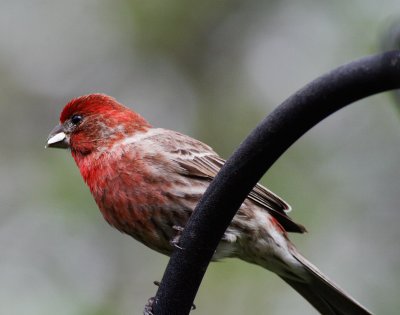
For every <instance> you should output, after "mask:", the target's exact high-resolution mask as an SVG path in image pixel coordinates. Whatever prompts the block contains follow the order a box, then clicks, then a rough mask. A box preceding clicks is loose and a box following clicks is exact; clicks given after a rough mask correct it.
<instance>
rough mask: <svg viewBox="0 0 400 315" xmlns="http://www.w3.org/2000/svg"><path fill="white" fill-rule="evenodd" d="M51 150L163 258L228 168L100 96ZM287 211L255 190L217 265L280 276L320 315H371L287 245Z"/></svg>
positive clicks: (67, 111)
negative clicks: (242, 265)
mask: <svg viewBox="0 0 400 315" xmlns="http://www.w3.org/2000/svg"><path fill="white" fill-rule="evenodd" d="M47 146H48V147H57V148H69V149H70V150H71V153H72V156H73V158H74V159H75V162H76V164H77V165H78V167H79V170H80V172H81V175H82V177H83V179H84V181H85V182H86V184H87V185H88V186H89V188H90V191H91V193H92V195H93V197H94V199H95V201H96V203H97V205H98V207H99V208H100V211H101V212H102V214H103V216H104V218H105V219H106V221H107V222H108V223H109V224H110V225H112V226H113V227H115V228H116V229H118V230H119V231H121V232H124V233H127V234H129V235H131V236H133V237H134V238H135V239H137V240H138V241H140V242H142V243H143V244H145V245H146V246H148V247H150V248H152V249H154V250H156V251H158V252H160V253H163V254H166V255H170V254H171V252H172V250H173V243H174V239H176V237H177V236H178V235H179V231H180V230H182V228H184V227H185V224H186V222H187V220H188V219H189V217H190V215H191V213H192V212H193V210H194V209H195V206H196V204H197V202H198V201H199V199H200V198H201V196H202V195H203V193H204V191H205V190H206V188H207V186H208V185H209V183H210V181H211V180H212V179H213V177H215V175H216V174H217V173H218V171H219V169H220V168H221V167H222V165H223V164H224V160H223V159H222V158H220V157H219V156H218V154H217V153H215V152H214V151H213V150H212V149H211V148H210V147H209V146H207V145H206V144H204V143H202V142H200V141H198V140H195V139H193V138H190V137H188V136H186V135H183V134H181V133H178V132H175V131H171V130H166V129H161V128H153V127H152V126H151V125H150V124H149V123H148V122H147V121H146V120H145V119H144V118H143V117H141V116H140V115H139V114H137V113H135V112H133V111H132V110H130V109H129V108H127V107H125V106H123V105H121V104H120V103H118V102H117V101H116V100H115V99H113V98H112V97H110V96H107V95H103V94H91V95H86V96H81V97H78V98H76V99H73V100H72V101H70V102H69V103H68V104H67V105H66V106H65V108H64V109H63V111H62V113H61V116H60V124H59V125H58V126H57V127H55V129H54V130H53V131H52V132H51V133H50V136H49V138H48V140H47ZM289 210H290V207H289V205H288V204H287V203H286V202H285V201H283V200H282V199H281V198H279V197H278V196H277V195H275V194H274V193H272V192H271V191H269V190H268V189H266V188H265V187H263V186H261V185H259V184H257V185H256V186H255V187H254V189H253V190H252V191H251V192H250V194H249V195H248V197H247V199H246V200H245V201H244V202H243V204H242V205H241V207H240V209H239V210H238V212H237V214H236V216H235V217H234V218H233V220H232V222H231V224H230V226H229V227H228V229H227V230H226V232H225V234H224V236H223V238H222V240H221V242H220V244H219V246H218V248H217V250H216V252H215V255H214V257H213V258H214V259H215V260H217V259H221V258H224V257H237V258H240V259H242V260H245V261H247V262H250V263H254V264H257V265H260V266H262V267H264V268H266V269H268V270H270V271H272V272H275V273H276V274H277V275H278V276H280V277H281V278H282V279H283V280H284V281H286V282H287V283H288V284H289V285H290V286H292V287H293V288H294V289H295V290H296V291H298V292H299V293H300V294H301V295H302V296H303V297H304V298H305V299H307V300H308V301H309V302H310V303H311V304H312V305H313V306H314V307H315V308H316V309H317V310H318V311H319V312H320V313H321V314H332V315H333V314H335V315H338V314H343V315H344V314H346V315H349V314H371V313H370V312H369V311H367V310H366V309H365V308H363V307H362V306H361V305H360V304H358V303H357V302H356V301H355V300H353V299H352V298H351V297H349V296H348V295H347V294H345V293H344V292H343V291H342V290H341V289H339V288H338V287H337V286H336V285H335V284H333V283H332V282H331V281H330V280H328V279H327V277H325V276H324V275H323V274H322V273H321V272H320V271H319V270H318V269H317V268H316V267H315V266H313V265H312V264H311V263H310V262H308V261H307V260H306V259H305V258H304V257H303V256H302V255H300V254H299V252H298V251H297V250H296V248H295V247H294V245H293V244H292V243H291V242H290V241H289V239H288V236H287V232H298V233H302V232H304V231H305V228H304V227H303V226H302V225H300V224H297V223H295V222H293V221H292V219H291V218H290V217H289V216H288V215H287V214H286V212H288V211H289Z"/></svg>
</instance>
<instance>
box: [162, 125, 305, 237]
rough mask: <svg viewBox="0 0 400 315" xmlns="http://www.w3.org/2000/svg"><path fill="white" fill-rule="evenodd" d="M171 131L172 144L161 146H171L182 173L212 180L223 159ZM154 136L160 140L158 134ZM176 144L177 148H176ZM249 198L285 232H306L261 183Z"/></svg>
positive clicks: (165, 147)
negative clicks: (267, 213)
mask: <svg viewBox="0 0 400 315" xmlns="http://www.w3.org/2000/svg"><path fill="white" fill-rule="evenodd" d="M170 134H171V135H170V139H171V141H174V142H175V143H174V145H172V146H164V149H166V150H167V151H168V147H170V148H174V150H169V153H170V154H171V156H170V157H171V159H173V160H175V161H176V162H177V163H178V165H179V166H180V167H181V174H182V175H185V176H190V177H200V178H204V179H206V180H208V181H211V180H212V179H213V178H214V177H215V176H216V175H217V173H218V172H219V170H220V169H221V167H222V166H223V165H224V163H225V160H224V159H222V158H221V157H219V156H218V154H217V153H215V152H214V151H213V150H212V148H211V147H209V146H207V145H205V144H204V143H202V142H200V141H197V140H195V139H192V138H190V137H188V136H185V135H183V134H180V133H177V132H174V131H172V132H170ZM171 136H173V137H171ZM157 139H158V141H160V138H159V136H158V138H157ZM172 139H173V140H172ZM166 142H168V141H166ZM177 147H178V148H179V149H176V148H177ZM248 198H249V199H250V200H252V201H253V202H255V203H256V204H257V205H259V206H260V207H262V208H264V209H265V210H267V211H268V212H269V213H270V214H271V215H272V216H273V217H274V218H275V219H276V220H277V221H278V222H279V223H280V224H281V225H282V227H283V228H284V229H285V230H286V231H288V232H297V233H303V232H305V231H306V229H305V227H304V226H302V225H301V224H298V223H295V222H294V221H293V220H292V219H291V218H290V217H289V216H288V215H287V213H286V212H288V211H290V210H291V207H290V206H289V204H287V203H286V202H285V201H284V200H283V199H281V198H280V197H279V196H277V195H275V194H274V193H273V192H271V191H270V190H268V189H267V188H265V187H264V186H262V185H260V184H257V185H256V186H255V187H254V188H253V190H252V191H251V192H250V193H249V195H248Z"/></svg>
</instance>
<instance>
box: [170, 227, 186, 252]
mask: <svg viewBox="0 0 400 315" xmlns="http://www.w3.org/2000/svg"><path fill="white" fill-rule="evenodd" d="M172 228H173V229H174V230H175V231H177V233H176V235H175V236H174V238H173V239H172V240H171V241H170V243H171V245H172V246H173V247H176V248H179V249H183V247H181V246H179V239H180V238H181V234H182V232H183V230H184V229H183V227H181V226H179V225H174V226H172Z"/></svg>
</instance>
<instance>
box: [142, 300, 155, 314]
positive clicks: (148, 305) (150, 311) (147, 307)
mask: <svg viewBox="0 0 400 315" xmlns="http://www.w3.org/2000/svg"><path fill="white" fill-rule="evenodd" d="M153 304H154V296H153V297H151V298H150V299H148V300H147V303H146V305H145V306H144V310H143V315H154V314H153Z"/></svg>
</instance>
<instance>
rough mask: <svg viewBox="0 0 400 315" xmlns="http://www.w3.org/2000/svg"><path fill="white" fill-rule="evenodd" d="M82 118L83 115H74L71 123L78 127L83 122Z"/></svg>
mask: <svg viewBox="0 0 400 315" xmlns="http://www.w3.org/2000/svg"><path fill="white" fill-rule="evenodd" d="M82 118H83V117H82V116H81V115H74V116H72V117H71V122H72V124H73V125H75V126H76V125H77V124H79V123H80V122H81V121H82Z"/></svg>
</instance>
